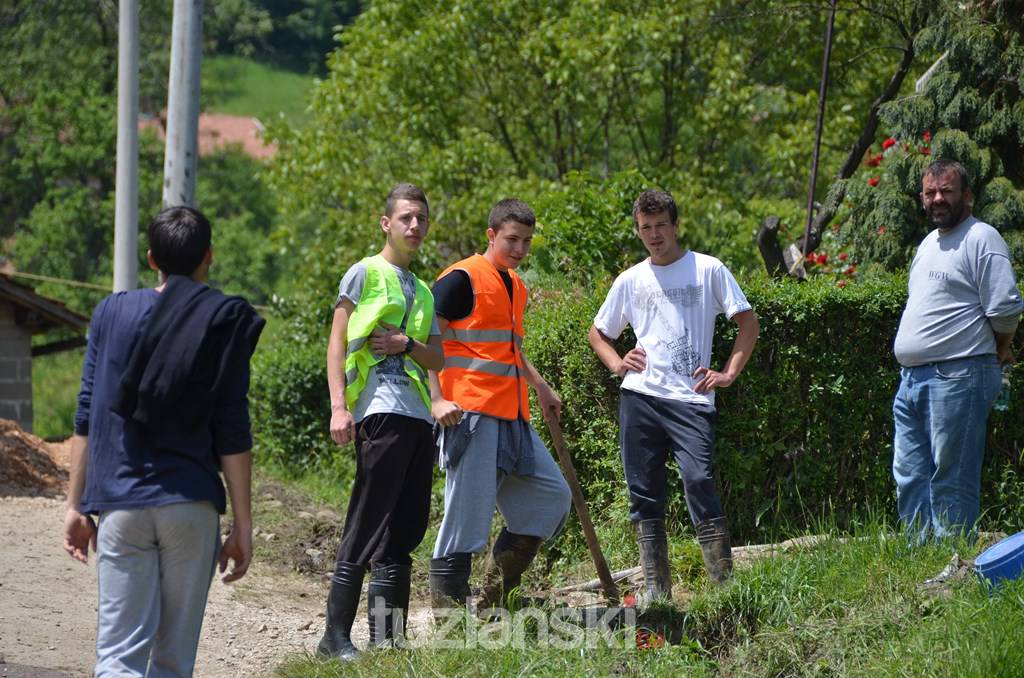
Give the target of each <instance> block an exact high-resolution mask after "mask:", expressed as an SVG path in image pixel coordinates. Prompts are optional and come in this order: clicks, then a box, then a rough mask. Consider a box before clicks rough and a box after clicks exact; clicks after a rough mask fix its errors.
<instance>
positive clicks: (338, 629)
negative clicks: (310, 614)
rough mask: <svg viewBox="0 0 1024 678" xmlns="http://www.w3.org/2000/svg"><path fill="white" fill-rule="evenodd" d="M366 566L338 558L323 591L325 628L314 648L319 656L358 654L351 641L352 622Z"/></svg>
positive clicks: (347, 658)
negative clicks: (328, 585)
mask: <svg viewBox="0 0 1024 678" xmlns="http://www.w3.org/2000/svg"><path fill="white" fill-rule="evenodd" d="M365 572H366V567H364V566H363V565H356V564H355V563H346V562H344V561H338V563H337V564H336V565H335V567H334V575H333V576H332V577H331V591H330V593H328V594H327V628H326V629H324V636H323V638H321V639H320V644H319V645H317V647H316V652H317V654H319V655H321V656H323V657H337V658H338V659H343V660H345V661H351V660H353V659H355V658H356V657H357V656H358V655H359V650H357V649H356V646H355V645H353V644H352V637H351V633H352V622H353V620H355V618H356V608H357V607H359V594H360V593H361V591H362V588H363V574H364V573H365Z"/></svg>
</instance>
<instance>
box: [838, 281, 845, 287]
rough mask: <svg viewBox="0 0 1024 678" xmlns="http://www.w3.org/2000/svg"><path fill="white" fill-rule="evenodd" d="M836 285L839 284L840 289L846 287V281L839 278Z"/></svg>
mask: <svg viewBox="0 0 1024 678" xmlns="http://www.w3.org/2000/svg"><path fill="white" fill-rule="evenodd" d="M838 285H839V289H842V288H844V287H846V281H845V280H840V281H839V283H838Z"/></svg>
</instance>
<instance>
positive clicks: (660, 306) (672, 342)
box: [633, 284, 704, 377]
mask: <svg viewBox="0 0 1024 678" xmlns="http://www.w3.org/2000/svg"><path fill="white" fill-rule="evenodd" d="M703 294H704V286H703V285H687V286H685V287H674V288H671V289H667V290H666V289H663V288H661V287H659V286H657V285H645V284H640V285H637V288H636V292H635V296H634V299H633V305H634V307H635V308H649V309H652V310H653V311H654V315H655V317H657V318H658V321H659V323H660V324H661V326H662V327H663V328H664V331H665V335H664V336H667V337H669V339H668V340H667V341H666V342H665V345H666V346H667V347H668V349H669V353H670V355H671V357H672V371H673V372H675V373H677V374H679V375H682V376H686V377H689V376H690V375H692V374H693V372H694V370H696V369H697V367H698V366H699V365H700V355H699V354H698V353H697V351H696V349H695V348H694V345H693V341H692V339H691V337H690V330H689V329H688V328H686V327H682V328H680V327H678V326H677V325H675V324H674V323H673V322H672V320H671V318H672V317H673V314H672V313H671V307H672V306H682V307H683V308H693V307H694V306H697V305H698V304H699V303H700V302H701V299H702V297H703ZM680 329H681V330H682V334H680V333H679V331H680Z"/></svg>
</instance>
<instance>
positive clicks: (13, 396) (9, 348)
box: [0, 302, 32, 431]
mask: <svg viewBox="0 0 1024 678" xmlns="http://www.w3.org/2000/svg"><path fill="white" fill-rule="evenodd" d="M0 418H3V419H13V420H14V421H16V422H18V425H19V426H21V427H22V428H23V429H25V430H26V431H31V430H32V333H31V332H29V331H28V329H26V328H24V327H20V326H18V325H17V324H15V322H14V305H13V304H11V303H10V302H0Z"/></svg>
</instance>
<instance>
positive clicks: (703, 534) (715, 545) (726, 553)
mask: <svg viewBox="0 0 1024 678" xmlns="http://www.w3.org/2000/svg"><path fill="white" fill-rule="evenodd" d="M695 528H696V530H697V541H698V542H699V543H700V550H701V553H702V554H703V556H704V569H706V570H707V571H708V578H709V579H710V580H711V581H712V582H713V583H715V584H718V585H720V584H724V583H725V581H726V580H727V579H729V576H730V575H731V574H732V546H731V545H730V543H729V525H728V523H727V522H726V520H725V516H722V517H721V518H711V519H710V520H705V521H702V522H700V523H698V524H697V525H696V526H695Z"/></svg>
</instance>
